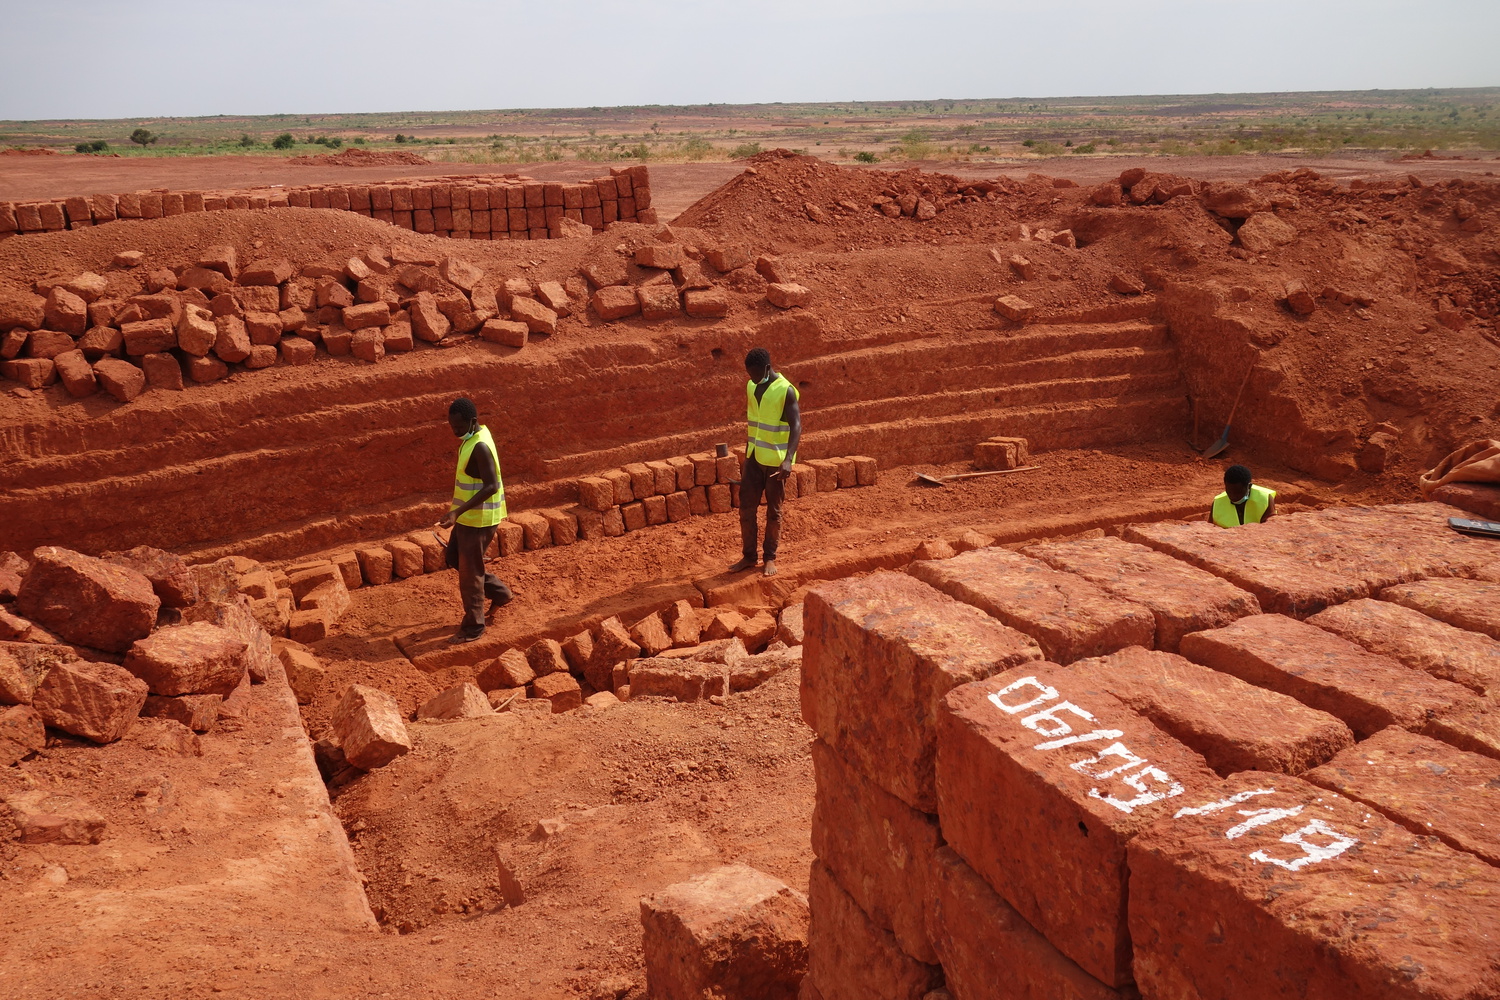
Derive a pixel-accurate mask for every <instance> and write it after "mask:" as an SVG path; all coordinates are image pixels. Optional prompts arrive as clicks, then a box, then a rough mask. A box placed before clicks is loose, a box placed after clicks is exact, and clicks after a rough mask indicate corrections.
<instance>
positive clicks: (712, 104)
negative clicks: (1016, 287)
mask: <svg viewBox="0 0 1500 1000" xmlns="http://www.w3.org/2000/svg"><path fill="white" fill-rule="evenodd" d="M1489 91H1500V83H1497V84H1492V85H1486V86H1479V87H1366V88H1360V89H1351V90H1254V91H1207V92H1201V93H1159V94H1068V95H1052V96H1025V95H1022V96H1012V97H903V98H884V99H851V100H807V101H745V102H728V101H702V102H695V103H689V104H613V105H604V104H588V105H584V104H579V105H569V106H551V107H547V106H542V105H536V106H533V107H517V108H448V109H445V110H434V109H427V110H416V109H391V110H385V111H276V112H267V113H261V114H254V113H250V112H219V113H217V114H212V115H162V114H143V115H130V116H123V117H115V118H104V117H94V116H84V117H77V118H56V117H54V118H5V119H0V124H18V125H25V124H36V123H46V122H130V121H147V120H150V121H211V120H213V119H225V120H233V119H244V118H313V117H329V118H357V117H374V116H388V115H455V114H521V113H527V112H548V113H554V114H555V113H558V112H567V111H582V112H606V111H630V110H653V111H671V110H677V109H684V110H687V109H694V108H766V107H819V106H828V105H853V106H871V105H874V106H890V105H902V104H957V103H986V102H995V103H999V102H1016V103H1025V102H1038V101H1042V102H1045V101H1090V100H1110V101H1127V100H1164V99H1174V100H1192V99H1195V98H1196V99H1209V98H1220V99H1222V98H1226V97H1249V98H1254V97H1260V98H1266V97H1315V96H1319V95H1330V96H1331V95H1368V94H1393V95H1397V94H1431V95H1434V96H1444V95H1458V94H1471V93H1485V92H1489ZM935 113H937V114H944V113H945V112H935Z"/></svg>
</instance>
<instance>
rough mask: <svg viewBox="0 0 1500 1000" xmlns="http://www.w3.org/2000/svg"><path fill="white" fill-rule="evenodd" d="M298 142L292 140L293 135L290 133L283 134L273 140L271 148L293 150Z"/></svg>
mask: <svg viewBox="0 0 1500 1000" xmlns="http://www.w3.org/2000/svg"><path fill="white" fill-rule="evenodd" d="M296 142H297V140H296V139H293V138H292V133H290V132H283V133H281V134H280V135H278V136H277V137H276V138H274V139H272V140H271V148H272V149H291V148H292V146H294V145H295V144H296Z"/></svg>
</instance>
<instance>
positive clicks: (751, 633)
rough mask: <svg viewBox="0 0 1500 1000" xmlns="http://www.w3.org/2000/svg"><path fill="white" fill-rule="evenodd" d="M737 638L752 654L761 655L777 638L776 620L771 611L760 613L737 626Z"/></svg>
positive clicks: (735, 630)
mask: <svg viewBox="0 0 1500 1000" xmlns="http://www.w3.org/2000/svg"><path fill="white" fill-rule="evenodd" d="M734 634H735V636H736V637H737V638H738V639H739V640H740V641H741V642H743V643H744V644H745V648H746V649H747V650H749V651H750V652H752V653H759V652H761V651H762V650H764V649H765V648H766V646H767V645H768V644H769V643H770V642H771V640H772V639H774V638H776V619H775V618H773V617H771V613H770V612H769V611H759V612H756V614H755V615H754V616H752V617H750V618H747V619H745V621H744V622H743V623H741V624H739V625H736V626H735V629H734Z"/></svg>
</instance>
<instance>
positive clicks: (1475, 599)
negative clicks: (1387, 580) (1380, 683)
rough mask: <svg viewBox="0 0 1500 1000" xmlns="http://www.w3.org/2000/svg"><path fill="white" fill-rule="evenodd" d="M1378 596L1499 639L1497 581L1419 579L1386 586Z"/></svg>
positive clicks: (1499, 593) (1499, 589)
mask: <svg viewBox="0 0 1500 1000" xmlns="http://www.w3.org/2000/svg"><path fill="white" fill-rule="evenodd" d="M1380 599H1381V600H1383V601H1391V602H1393V603H1395V604H1400V605H1403V606H1404V607H1408V608H1411V609H1412V610H1413V611H1420V612H1422V613H1423V614H1424V615H1427V616H1428V617H1429V618H1436V619H1437V620H1438V621H1440V622H1447V623H1448V624H1449V625H1452V626H1453V627H1454V628H1461V629H1467V630H1468V631H1470V632H1478V633H1480V634H1481V635H1487V636H1489V637H1490V638H1491V639H1500V583H1493V582H1490V581H1488V580H1422V581H1419V582H1417V583H1406V584H1402V585H1400V586H1397V587H1388V588H1386V589H1385V590H1382V591H1381V592H1380Z"/></svg>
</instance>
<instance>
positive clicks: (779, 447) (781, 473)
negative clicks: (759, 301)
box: [729, 347, 802, 576]
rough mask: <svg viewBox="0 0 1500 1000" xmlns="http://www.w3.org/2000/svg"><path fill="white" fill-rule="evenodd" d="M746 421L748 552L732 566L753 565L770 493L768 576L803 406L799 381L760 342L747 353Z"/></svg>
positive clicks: (743, 506)
mask: <svg viewBox="0 0 1500 1000" xmlns="http://www.w3.org/2000/svg"><path fill="white" fill-rule="evenodd" d="M745 371H746V373H747V374H749V376H750V381H749V382H747V383H745V422H746V424H747V428H748V441H747V443H746V445H745V465H744V468H743V470H742V471H741V474H740V543H741V552H742V553H743V556H744V558H742V559H741V560H740V561H739V562H737V563H735V564H734V565H733V566H731V567H729V572H731V573H738V572H741V571H743V570H747V569H751V568H752V567H754V566H755V541H756V539H755V535H756V529H757V527H758V525H757V524H756V512H757V511H758V510H759V508H760V498H761V495H762V494H764V495H765V498H766V543H765V548H764V549H763V550H762V551H763V552H764V554H765V568H764V569H763V570H762V572H763V573H764V574H765V575H766V576H775V575H776V548H777V545H778V544H779V543H780V541H781V501H782V500H783V499H784V498H785V497H786V481H787V479H788V478H789V477H790V476H791V474H792V463H793V462H795V461H797V445H798V443H799V442H800V441H801V440H802V412H801V410H799V409H798V406H797V401H798V397H797V387H796V386H794V385H792V383H790V382H788V381H787V379H786V376H784V375H782V374H781V373H780V372H778V371H776V369H774V368H772V367H771V354H770V352H769V351H767V350H766V349H765V348H764V347H756V348H754V349H752V350H751V351H750V353H749V354H746V355H745Z"/></svg>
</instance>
